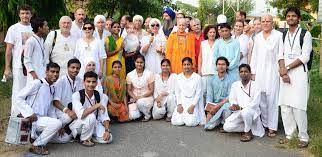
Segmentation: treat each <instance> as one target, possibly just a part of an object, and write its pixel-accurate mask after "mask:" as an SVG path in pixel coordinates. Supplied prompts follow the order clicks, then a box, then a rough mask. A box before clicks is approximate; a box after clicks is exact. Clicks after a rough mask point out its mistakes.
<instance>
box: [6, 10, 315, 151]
mask: <svg viewBox="0 0 322 157" xmlns="http://www.w3.org/2000/svg"><path fill="white" fill-rule="evenodd" d="M31 12H32V9H31V7H29V6H28V5H23V6H21V7H20V8H19V10H18V13H19V17H20V21H19V22H18V23H17V24H15V25H13V26H11V27H10V28H9V29H8V32H7V36H6V38H5V42H6V43H7V47H6V60H5V61H6V64H5V72H4V75H5V76H6V77H7V76H9V75H10V73H11V67H12V75H13V86H12V108H11V116H18V117H23V118H28V119H29V121H30V122H31V124H32V130H31V139H32V147H31V148H30V151H31V152H34V153H36V154H48V153H49V151H48V149H47V148H46V147H44V146H45V145H46V144H47V143H48V142H57V143H66V142H69V141H71V140H72V139H74V140H77V141H79V142H80V143H81V144H82V145H84V146H88V147H90V146H94V145H95V143H111V142H112V140H113V136H112V134H111V131H110V129H109V125H110V121H114V122H128V121H131V120H141V121H143V122H147V121H149V120H150V119H151V118H152V119H165V120H166V121H167V122H171V124H172V125H178V126H181V125H185V126H197V125H203V126H204V129H205V130H212V129H214V128H215V127H220V128H221V129H220V130H221V132H241V137H240V140H241V141H244V142H247V141H250V140H251V139H252V138H253V135H255V136H259V137H263V136H264V135H265V131H266V132H267V136H269V137H274V136H276V131H277V126H278V109H279V108H278V106H281V107H280V108H281V115H282V120H283V125H284V130H285V134H286V138H285V139H281V140H280V143H287V142H288V141H289V140H290V139H291V137H292V136H293V133H295V131H296V130H297V129H298V137H299V139H300V143H299V147H306V146H307V145H308V140H309V136H308V134H307V115H306V108H307V100H308V96H309V93H308V89H309V82H308V66H307V62H308V61H309V59H310V53H311V50H312V37H311V34H310V32H308V31H306V30H304V29H302V28H300V26H299V21H300V18H301V14H300V12H299V10H298V9H297V8H288V9H287V10H286V14H285V18H286V21H287V24H288V26H289V29H288V31H287V32H284V33H282V32H279V31H277V30H275V29H274V27H273V26H274V21H273V17H272V16H271V15H268V14H267V15H264V16H262V17H261V18H255V19H253V20H251V21H250V22H247V21H246V13H245V12H243V11H238V12H237V13H236V20H235V22H234V24H233V27H232V26H231V25H230V24H229V23H228V22H227V18H226V17H225V16H224V15H219V16H218V18H217V25H208V26H207V27H206V28H205V29H202V25H201V23H200V20H198V19H196V18H192V19H191V18H188V17H185V16H184V14H183V13H182V12H177V13H175V12H174V11H173V10H172V9H171V8H165V9H164V10H163V14H162V19H163V21H162V22H161V21H160V20H159V19H157V18H152V17H147V18H146V19H145V21H144V19H143V17H142V16H140V15H135V16H134V17H133V19H132V18H131V17H130V16H129V15H124V16H122V17H121V20H120V22H117V21H114V20H113V19H110V18H107V19H106V18H105V17H104V16H103V15H97V16H96V17H95V18H94V23H92V22H91V21H88V20H85V19H86V13H85V11H84V9H82V8H78V9H77V10H76V11H75V14H74V16H75V20H74V21H72V20H71V18H70V17H68V16H63V17H61V19H60V20H59V29H58V30H53V31H51V32H50V33H49V34H48V32H49V28H48V25H47V22H46V20H45V19H43V18H40V17H33V18H32V19H31ZM143 26H144V27H143ZM47 34H48V35H47ZM283 34H284V35H283ZM11 60H12V64H11Z"/></svg>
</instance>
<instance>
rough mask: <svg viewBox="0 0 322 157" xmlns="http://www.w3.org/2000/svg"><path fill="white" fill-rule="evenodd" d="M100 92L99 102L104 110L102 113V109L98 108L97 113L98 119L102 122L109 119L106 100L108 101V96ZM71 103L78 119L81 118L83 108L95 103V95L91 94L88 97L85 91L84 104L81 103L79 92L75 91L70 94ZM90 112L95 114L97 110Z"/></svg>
mask: <svg viewBox="0 0 322 157" xmlns="http://www.w3.org/2000/svg"><path fill="white" fill-rule="evenodd" d="M99 93H100V103H101V104H102V105H103V106H104V107H105V112H104V113H102V111H100V110H99V113H98V119H97V120H98V121H99V122H101V123H103V122H104V121H106V120H108V121H110V117H109V116H108V113H107V112H108V111H107V108H106V106H107V102H108V97H107V96H106V95H105V94H103V93H101V92H99ZM72 103H73V111H74V112H75V113H76V115H77V117H78V119H81V117H82V115H83V113H84V111H85V109H87V108H90V107H91V106H93V105H95V104H96V103H97V102H96V100H95V96H94V94H93V96H92V97H90V98H89V97H88V95H87V93H86V92H85V102H84V104H81V102H80V94H79V92H75V93H74V94H73V96H72ZM92 114H94V115H95V117H96V114H97V110H95V111H94V112H93V113H92Z"/></svg>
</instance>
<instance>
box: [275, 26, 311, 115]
mask: <svg viewBox="0 0 322 157" xmlns="http://www.w3.org/2000/svg"><path fill="white" fill-rule="evenodd" d="M297 30H298V33H297V35H296V36H295V34H296V32H297ZM297 30H296V31H295V32H294V33H293V35H290V33H289V32H288V33H287V34H286V37H285V41H284V51H283V52H284V53H283V52H282V53H280V54H279V59H284V61H285V66H287V65H289V64H291V63H292V62H294V61H295V60H296V59H299V60H301V62H302V63H304V65H300V66H298V67H296V68H294V69H291V70H289V72H288V73H287V74H288V76H289V77H290V80H291V83H290V84H288V83H284V82H283V80H282V79H281V81H280V82H281V86H280V97H279V105H287V106H291V107H294V108H297V109H301V110H305V111H306V109H307V101H308V99H309V80H308V69H307V65H306V64H307V62H308V61H309V59H310V53H311V51H312V36H311V34H310V32H308V31H307V32H306V34H305V36H304V40H303V47H302V49H301V45H300V34H301V30H302V28H298V29H297ZM293 41H294V45H293V49H292V48H291V45H292V43H293ZM290 42H291V43H290ZM304 66H305V67H304Z"/></svg>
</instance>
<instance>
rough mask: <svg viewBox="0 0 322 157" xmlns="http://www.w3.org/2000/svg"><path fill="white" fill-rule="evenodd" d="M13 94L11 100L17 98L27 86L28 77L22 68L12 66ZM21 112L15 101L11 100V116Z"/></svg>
mask: <svg viewBox="0 0 322 157" xmlns="http://www.w3.org/2000/svg"><path fill="white" fill-rule="evenodd" d="M12 77H13V80H12V96H11V100H16V99H15V98H16V96H17V95H18V93H19V92H20V91H21V90H22V88H24V87H25V86H26V81H27V77H26V76H24V75H23V72H22V68H12ZM18 114H19V111H18V109H17V108H16V105H15V102H14V101H11V116H17V115H18Z"/></svg>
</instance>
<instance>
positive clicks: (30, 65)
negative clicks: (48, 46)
mask: <svg viewBox="0 0 322 157" xmlns="http://www.w3.org/2000/svg"><path fill="white" fill-rule="evenodd" d="M47 58H48V56H47V55H46V54H45V47H44V39H43V38H40V37H38V36H37V35H36V34H33V35H32V36H31V37H30V38H29V39H28V40H27V41H26V45H25V47H24V64H25V67H26V69H27V84H29V83H30V82H31V81H33V80H34V79H33V77H32V76H31V74H30V72H31V71H34V72H35V73H36V74H37V76H38V78H44V77H45V75H46V64H47Z"/></svg>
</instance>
